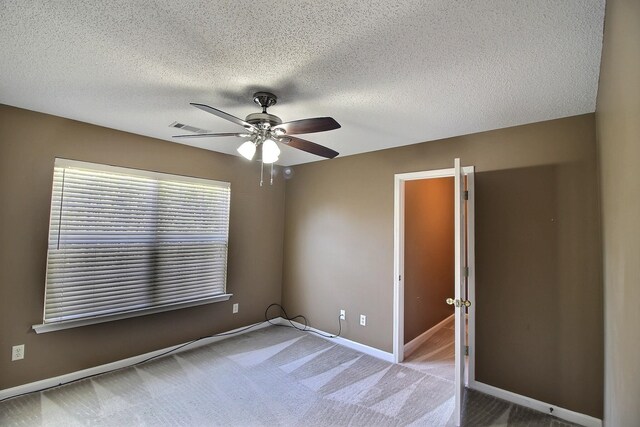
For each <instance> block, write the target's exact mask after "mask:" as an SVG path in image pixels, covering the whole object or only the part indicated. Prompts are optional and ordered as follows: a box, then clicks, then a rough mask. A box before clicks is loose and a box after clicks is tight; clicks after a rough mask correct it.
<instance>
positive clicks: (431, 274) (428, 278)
mask: <svg viewBox="0 0 640 427" xmlns="http://www.w3.org/2000/svg"><path fill="white" fill-rule="evenodd" d="M453 181H454V180H453V178H433V179H420V180H415V181H407V182H406V183H405V188H404V191H405V193H404V195H405V197H404V199H405V203H404V209H405V215H404V221H405V222H404V227H405V229H404V234H405V245H404V342H405V344H406V343H408V342H410V341H411V340H413V339H414V338H416V337H418V336H419V335H420V334H422V333H423V332H425V331H427V330H429V329H431V328H432V327H433V326H435V325H437V324H438V323H440V322H441V321H442V320H444V319H446V318H447V317H449V316H451V315H452V314H453V308H452V306H450V305H447V303H446V302H445V301H446V299H447V298H448V297H453V292H454V287H453V282H454V280H455V278H454V262H455V260H454V224H453V209H454V204H453V190H454V188H453V185H454V182H453Z"/></svg>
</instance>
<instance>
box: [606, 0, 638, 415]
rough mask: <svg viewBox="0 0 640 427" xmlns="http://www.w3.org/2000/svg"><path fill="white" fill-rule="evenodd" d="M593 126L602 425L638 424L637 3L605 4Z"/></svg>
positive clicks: (613, 1)
mask: <svg viewBox="0 0 640 427" xmlns="http://www.w3.org/2000/svg"><path fill="white" fill-rule="evenodd" d="M604 28H605V32H604V46H603V49H602V65H601V69H600V86H599V89H598V102H597V109H596V127H597V137H598V146H599V150H600V177H601V192H602V223H603V224H602V230H603V252H604V289H605V344H606V346H605V348H606V350H605V352H606V357H605V360H606V363H605V377H606V382H605V384H606V385H605V396H606V397H605V424H606V425H609V426H636V425H638V424H639V423H640V405H639V402H640V364H639V363H638V357H639V356H638V355H640V311H639V310H638V303H639V302H640V225H639V224H640V222H639V221H640V178H639V177H638V171H637V169H638V162H639V161H640V2H638V1H637V0H609V1H607V9H606V18H605V26H604Z"/></svg>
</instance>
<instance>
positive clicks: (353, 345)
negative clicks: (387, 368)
mask: <svg viewBox="0 0 640 427" xmlns="http://www.w3.org/2000/svg"><path fill="white" fill-rule="evenodd" d="M272 321H275V322H276V323H279V324H281V325H288V324H289V321H288V320H286V319H283V318H282V317H279V318H278V319H272ZM291 323H293V324H294V325H296V326H297V327H298V328H304V325H303V324H302V323H298V322H294V321H291ZM307 330H309V331H313V332H317V333H318V334H322V335H318V336H319V337H322V338H324V339H326V340H328V341H331V342H335V343H336V344H339V345H342V346H344V347H348V348H350V349H352V350H356V351H359V352H361V353H364V354H368V355H369V356H373V357H376V358H378V359H382V360H385V361H387V362H391V363H394V360H393V354H391V353H389V352H387V351H383V350H380V349H377V348H375V347H370V346H368V345H365V344H360V343H359V342H355V341H351V340H348V339H346V338H342V337H335V338H330V337H327V336H324V335H332V334H330V333H328V332H325V331H321V330H320V329H316V328H312V327H310V326H307Z"/></svg>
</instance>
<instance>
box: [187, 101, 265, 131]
mask: <svg viewBox="0 0 640 427" xmlns="http://www.w3.org/2000/svg"><path fill="white" fill-rule="evenodd" d="M191 105H193V106H194V107H196V108H199V109H201V110H202V111H206V112H207V113H210V114H213V115H214V116H218V117H220V118H221V119H225V120H228V121H230V122H231V123H235V124H237V125H240V126H242V127H244V128H246V129H248V130H255V129H256V127H255V126H253V125H252V124H250V123H247V122H245V121H244V120H242V119H239V118H237V117H236V116H232V115H231V114H229V113H225V112H224V111H220V110H218V109H217V108H213V107H209V106H208V105H205V104H197V103H195V102H191Z"/></svg>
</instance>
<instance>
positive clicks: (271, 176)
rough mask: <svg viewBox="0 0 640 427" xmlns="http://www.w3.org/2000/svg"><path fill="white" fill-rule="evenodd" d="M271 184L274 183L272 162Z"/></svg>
mask: <svg viewBox="0 0 640 427" xmlns="http://www.w3.org/2000/svg"><path fill="white" fill-rule="evenodd" d="M269 185H273V163H271V184H269Z"/></svg>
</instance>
